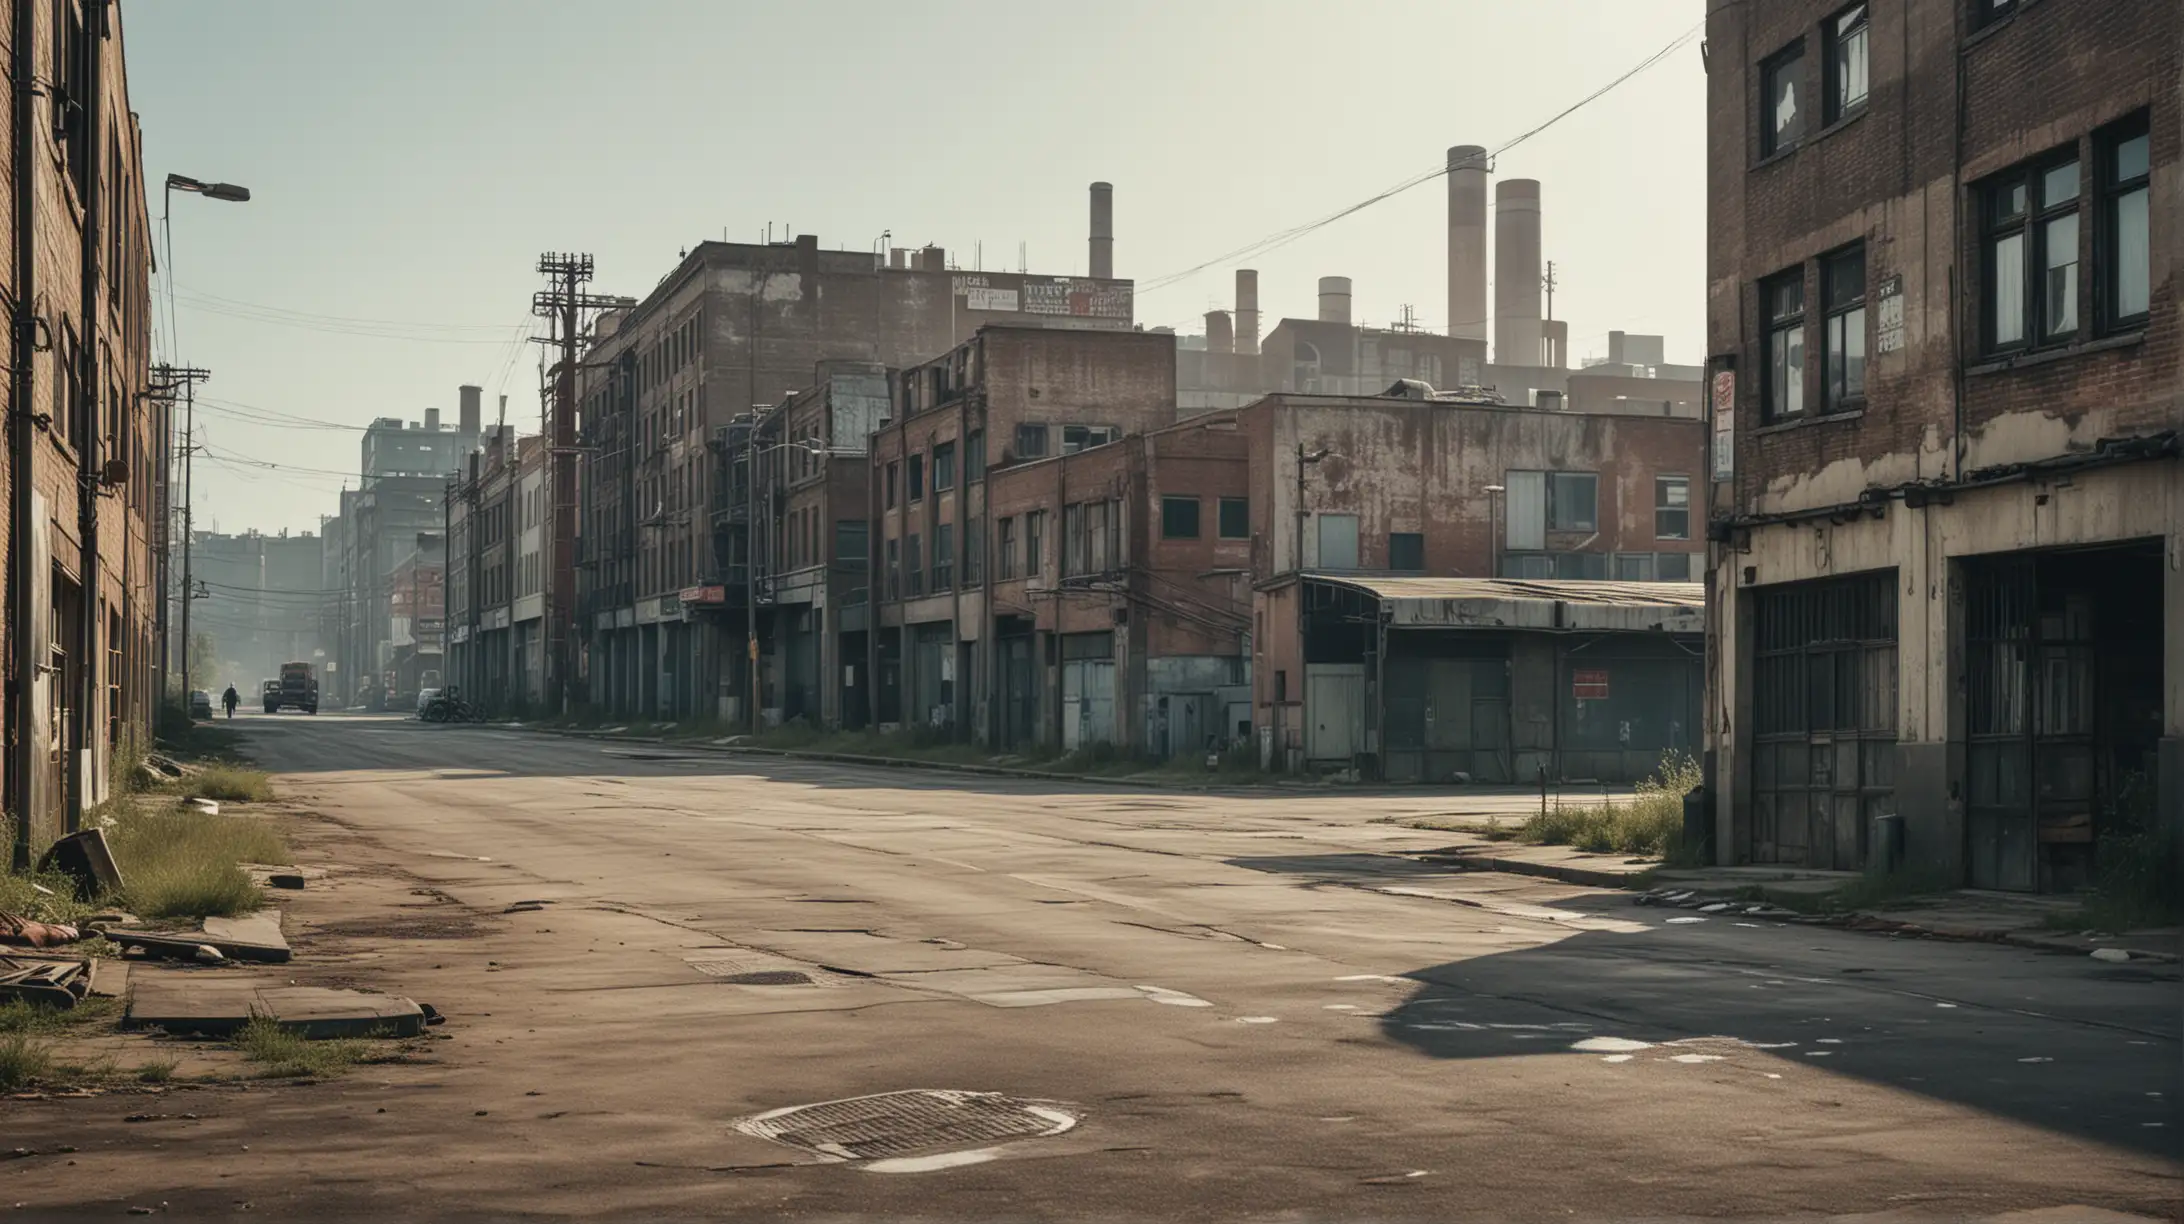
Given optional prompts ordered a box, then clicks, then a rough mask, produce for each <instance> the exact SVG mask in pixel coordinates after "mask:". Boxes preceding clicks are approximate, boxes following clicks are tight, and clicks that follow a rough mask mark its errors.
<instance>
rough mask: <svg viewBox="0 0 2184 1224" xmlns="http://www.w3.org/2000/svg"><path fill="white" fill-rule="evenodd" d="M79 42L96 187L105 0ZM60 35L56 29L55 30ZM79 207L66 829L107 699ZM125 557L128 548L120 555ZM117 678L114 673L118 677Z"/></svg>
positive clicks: (92, 291) (87, 147)
mask: <svg viewBox="0 0 2184 1224" xmlns="http://www.w3.org/2000/svg"><path fill="white" fill-rule="evenodd" d="M83 19H84V31H83V37H84V40H85V44H86V45H85V48H84V56H83V65H84V98H83V100H82V104H83V125H84V128H83V158H84V164H85V165H86V166H87V167H89V170H90V173H89V174H88V175H87V176H86V177H85V179H84V181H85V182H87V183H92V184H97V183H98V182H99V180H100V176H101V174H102V172H103V171H104V169H105V167H106V85H105V74H106V38H105V30H106V0H90V3H88V4H86V5H85V6H84V14H83ZM55 37H59V31H58V30H56V31H55ZM28 169H29V168H28V167H27V166H18V167H17V168H16V173H18V174H21V173H26V172H28ZM82 194H83V199H82V201H81V206H82V209H83V230H82V240H81V241H80V242H79V243H78V244H77V245H78V247H79V249H80V252H81V258H80V260H79V262H78V267H77V273H78V275H79V276H80V277H81V280H80V283H79V288H78V290H77V297H76V308H77V311H78V317H79V318H80V319H81V321H82V325H83V335H82V336H81V337H80V341H79V342H80V343H81V344H82V345H83V347H82V349H81V350H80V351H78V352H76V353H72V354H70V356H72V357H74V358H75V359H76V370H77V384H76V403H75V404H74V409H75V412H76V420H77V423H78V424H77V434H76V437H75V439H73V440H74V441H75V443H76V531H77V536H78V538H79V540H80V543H79V544H78V546H77V547H78V550H79V551H78V554H77V575H78V577H77V586H76V598H77V601H78V602H77V605H76V626H75V628H76V635H75V637H76V642H75V645H76V652H75V653H76V685H77V688H76V692H75V694H74V695H73V697H72V699H71V700H70V704H71V705H72V706H73V707H74V708H73V709H71V710H70V711H69V712H68V714H69V717H68V739H69V745H68V747H69V762H70V764H71V765H72V766H73V767H74V772H75V776H74V777H72V778H71V779H69V785H68V788H67V790H68V806H67V819H68V824H67V831H68V832H70V833H74V832H76V831H77V830H78V829H81V828H82V827H83V812H84V809H85V808H86V807H90V806H92V805H93V804H95V803H97V802H98V800H97V799H96V798H95V797H94V796H95V794H96V792H97V790H98V788H99V786H100V785H101V783H102V781H103V779H104V774H103V772H102V771H101V770H100V769H99V768H98V766H99V761H98V754H97V751H96V749H95V747H94V745H96V744H98V743H99V742H100V741H101V740H103V739H104V738H105V736H104V735H103V734H102V733H101V731H102V728H103V726H104V723H105V721H106V720H105V717H104V716H103V715H102V711H103V710H104V709H105V707H106V706H107V705H108V704H109V703H110V702H111V700H112V698H111V696H110V694H109V692H108V690H107V686H106V684H105V682H104V681H103V680H102V679H101V677H100V675H99V673H100V671H101V670H102V668H103V666H104V664H105V662H106V658H107V651H106V650H104V649H101V646H100V643H101V641H102V640H103V639H104V638H105V636H106V612H105V610H104V609H102V608H101V607H100V606H99V604H100V594H101V592H100V588H101V587H102V586H104V585H105V584H104V583H103V582H101V581H100V578H101V577H102V569H103V560H102V558H101V557H100V556H99V544H100V540H99V535H100V532H99V490H100V489H101V488H103V487H104V485H105V473H104V472H103V471H102V470H101V469H102V468H103V467H104V466H105V462H106V461H105V457H104V454H103V448H102V446H101V443H102V442H103V441H104V440H105V439H104V438H103V437H102V436H101V435H102V434H103V433H104V432H105V430H106V422H105V421H104V420H103V419H102V418H103V417H104V415H105V414H104V413H102V412H101V411H100V408H101V406H102V401H103V399H104V397H103V396H101V395H100V393H99V392H100V389H101V387H102V385H103V384H104V381H105V379H104V376H103V375H102V374H100V372H99V328H98V323H99V320H101V319H103V318H105V317H106V316H105V310H104V306H105V303H104V301H103V300H102V299H103V297H104V294H103V293H102V292H101V290H102V289H104V288H105V283H106V282H105V277H104V276H103V275H102V270H101V268H100V265H99V253H100V251H101V250H102V249H103V247H102V246H101V244H102V243H103V242H104V239H103V237H101V235H100V231H99V226H100V224H101V223H102V222H103V221H104V218H103V217H102V216H101V215H100V213H101V211H102V210H101V208H100V202H101V200H102V199H103V198H104V196H105V193H104V192H103V191H98V190H89V191H85V192H83V193H82ZM123 555H124V556H126V555H127V553H126V550H125V551H124V553H123ZM115 679H116V683H117V684H118V683H119V677H116V678H115Z"/></svg>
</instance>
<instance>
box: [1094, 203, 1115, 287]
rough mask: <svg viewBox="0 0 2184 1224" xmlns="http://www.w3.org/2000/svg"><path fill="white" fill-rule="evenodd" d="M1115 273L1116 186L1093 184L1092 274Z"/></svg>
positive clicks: (1105, 274)
mask: <svg viewBox="0 0 2184 1224" xmlns="http://www.w3.org/2000/svg"><path fill="white" fill-rule="evenodd" d="M1114 274H1115V186H1114V184H1112V183H1094V184H1092V275H1093V276H1095V277H1102V278H1104V277H1111V276H1113V275H1114Z"/></svg>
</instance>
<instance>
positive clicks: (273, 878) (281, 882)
mask: <svg viewBox="0 0 2184 1224" xmlns="http://www.w3.org/2000/svg"><path fill="white" fill-rule="evenodd" d="M265 882H266V886H267V887H268V888H290V889H294V888H302V887H303V877H302V876H300V875H290V874H288V873H287V872H285V871H284V872H276V873H274V874H272V875H269V876H267V877H266V878H265Z"/></svg>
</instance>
